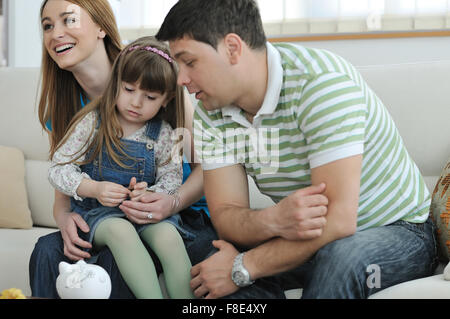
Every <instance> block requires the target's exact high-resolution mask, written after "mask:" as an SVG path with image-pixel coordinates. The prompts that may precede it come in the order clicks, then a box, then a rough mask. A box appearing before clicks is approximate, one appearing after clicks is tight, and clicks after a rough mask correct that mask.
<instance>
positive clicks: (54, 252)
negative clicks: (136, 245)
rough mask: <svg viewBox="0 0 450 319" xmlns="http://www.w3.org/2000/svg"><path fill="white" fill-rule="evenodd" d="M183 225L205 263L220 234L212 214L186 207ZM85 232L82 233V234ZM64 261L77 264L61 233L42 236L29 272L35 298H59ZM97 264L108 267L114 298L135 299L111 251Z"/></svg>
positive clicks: (193, 253) (190, 247)
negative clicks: (65, 249) (193, 236)
mask: <svg viewBox="0 0 450 319" xmlns="http://www.w3.org/2000/svg"><path fill="white" fill-rule="evenodd" d="M180 216H181V218H182V220H183V227H184V228H185V229H186V230H188V231H189V232H192V233H194V234H195V235H196V236H195V239H193V240H185V245H186V250H187V253H188V255H189V258H190V259H191V262H192V264H193V265H195V264H197V263H199V262H201V261H202V260H203V259H205V257H206V256H207V255H208V254H209V253H210V252H211V250H212V249H213V248H214V247H213V246H212V241H213V240H216V239H217V234H216V232H215V230H214V228H213V227H212V224H211V221H210V219H209V217H208V216H207V215H206V214H205V213H204V212H203V211H196V210H193V209H186V210H184V211H183V212H181V213H180ZM80 235H81V234H80ZM147 250H148V251H149V253H150V255H151V257H152V259H153V261H154V262H155V267H156V270H157V272H158V273H161V272H162V267H161V264H160V263H159V260H158V258H157V256H156V255H155V254H154V253H153V251H152V250H151V249H150V248H149V247H148V246H147ZM61 261H65V262H68V263H73V261H71V260H69V259H68V258H67V257H66V256H65V255H64V244H63V240H62V237H61V232H55V233H52V234H49V235H46V236H43V237H41V238H39V240H38V242H37V243H36V245H35V248H34V250H33V253H32V254H31V258H30V263H29V271H30V286H31V292H32V296H33V297H41V298H59V296H58V294H57V292H56V278H57V277H58V275H59V270H58V265H59V263H60V262H61ZM96 264H97V265H99V266H101V267H103V268H105V270H106V271H107V272H108V274H109V275H110V277H111V283H112V291H111V298H112V299H130V298H131V299H132V298H135V297H134V295H133V294H132V292H131V291H130V289H129V288H128V286H127V285H126V283H125V281H124V280H123V278H122V276H121V274H120V272H119V269H118V268H117V264H116V263H115V261H114V257H113V255H112V254H111V251H110V250H109V249H108V248H107V247H105V248H104V249H102V250H101V251H100V252H99V253H98V259H97V261H96Z"/></svg>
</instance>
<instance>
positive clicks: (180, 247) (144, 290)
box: [94, 218, 195, 299]
mask: <svg viewBox="0 0 450 319" xmlns="http://www.w3.org/2000/svg"><path fill="white" fill-rule="evenodd" d="M140 235H141V238H142V240H145V242H146V243H147V244H148V245H149V246H150V248H151V249H152V250H153V251H154V252H155V254H156V255H157V256H158V258H159V260H160V262H161V265H162V267H163V272H164V278H165V281H166V286H167V292H168V294H169V297H170V298H175V299H186V298H195V297H194V295H193V293H192V291H191V289H190V286H189V282H190V278H191V276H190V269H191V266H192V265H191V261H190V260H189V256H188V254H187V252H186V248H185V246H184V242H183V240H182V238H181V236H180V234H179V233H178V231H177V229H176V228H175V226H173V225H172V224H170V223H167V222H161V223H158V224H152V225H149V226H148V227H147V228H145V229H144V230H143V231H142V232H141V234H140ZM141 238H139V235H138V233H137V232H136V229H135V228H134V226H133V225H132V224H131V222H129V221H128V220H126V219H123V218H108V219H105V220H104V221H102V222H101V223H100V224H99V225H98V227H97V230H96V232H95V235H94V246H95V247H96V248H102V247H104V246H108V247H109V249H110V250H111V252H112V254H113V256H114V259H115V261H116V263H117V266H118V267H119V270H120V273H121V275H122V277H123V279H124V280H125V282H126V283H127V285H128V287H129V288H130V289H131V291H132V292H133V294H134V295H135V296H136V298H138V299H160V298H163V295H162V292H161V287H160V285H159V281H158V274H157V273H156V269H155V265H154V264H153V260H152V258H151V257H150V254H149V253H148V251H147V249H146V248H145V246H144V244H143V242H142V241H141Z"/></svg>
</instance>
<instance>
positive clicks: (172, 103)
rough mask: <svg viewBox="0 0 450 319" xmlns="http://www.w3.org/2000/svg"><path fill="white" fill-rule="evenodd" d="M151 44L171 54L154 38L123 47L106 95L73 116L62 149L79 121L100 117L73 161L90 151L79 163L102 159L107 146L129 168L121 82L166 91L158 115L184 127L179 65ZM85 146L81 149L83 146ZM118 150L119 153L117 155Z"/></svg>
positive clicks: (154, 90)
mask: <svg viewBox="0 0 450 319" xmlns="http://www.w3.org/2000/svg"><path fill="white" fill-rule="evenodd" d="M148 47H151V48H154V49H156V50H160V51H161V52H164V53H165V54H166V55H167V57H169V54H170V53H169V49H168V47H167V45H166V44H164V43H163V42H159V41H157V40H156V39H155V38H154V37H142V38H139V39H137V40H136V41H134V42H132V43H131V44H129V45H128V46H127V47H125V48H124V49H123V51H122V53H121V54H120V55H119V57H118V58H117V59H116V61H115V62H114V65H113V69H112V73H111V77H110V80H109V82H108V86H107V87H106V90H105V92H104V93H103V95H102V96H101V97H99V98H97V99H95V100H94V101H92V102H91V103H89V104H88V105H86V106H85V107H84V108H83V109H82V110H81V111H79V112H78V113H77V114H76V115H75V116H74V118H73V119H72V121H71V123H70V125H69V129H68V131H67V133H66V135H65V136H64V138H63V139H62V140H61V142H60V143H59V145H58V146H57V148H59V147H60V146H61V145H62V144H64V143H65V142H66V141H67V139H68V138H69V136H70V135H71V133H72V132H73V130H74V129H75V127H76V126H77V124H78V123H79V122H80V121H81V120H82V119H83V118H84V117H85V116H86V115H87V114H88V113H90V112H92V111H96V112H97V116H98V117H99V118H100V121H99V126H98V132H97V134H96V135H95V136H94V137H93V139H92V142H91V143H90V145H89V146H88V147H87V148H86V150H85V151H84V152H82V153H81V152H80V151H78V152H75V154H76V156H75V158H74V159H73V160H72V161H70V163H73V162H76V161H77V160H78V159H79V158H80V157H82V156H84V155H86V154H88V152H89V154H90V155H89V156H87V157H86V159H85V160H84V161H82V162H76V163H77V164H78V165H83V164H87V163H90V162H92V161H93V160H94V159H95V158H97V157H98V158H99V160H100V161H101V160H102V159H101V155H102V149H103V147H106V150H107V152H108V154H109V155H110V156H111V158H112V159H113V160H114V161H115V162H116V163H117V164H118V165H120V166H122V167H127V166H126V165H125V164H123V162H122V159H124V158H128V156H127V154H126V152H125V151H124V148H123V146H122V143H121V141H120V139H121V138H122V137H123V131H122V128H121V126H120V123H119V119H118V110H117V107H116V103H117V99H118V97H119V93H120V90H121V87H122V82H127V83H132V84H134V83H139V85H140V89H142V90H146V91H150V92H159V93H161V94H164V93H166V94H167V96H166V101H167V104H166V106H165V107H161V108H160V110H159V112H158V114H157V115H156V116H155V117H159V118H160V119H162V120H164V121H166V122H168V123H169V124H170V125H171V126H172V128H173V129H176V128H183V127H184V116H185V114H184V92H183V88H182V87H181V86H179V85H177V76H178V68H177V65H176V64H175V62H174V61H172V62H169V61H168V60H167V58H165V57H163V56H161V55H160V54H158V53H155V52H153V51H150V50H146V48H148ZM130 48H133V50H130ZM169 59H170V58H169ZM93 133H94V127H93V128H92V131H91V133H90V138H89V139H88V141H90V140H91V137H92V135H93ZM86 143H88V142H86ZM85 146H86V145H84V146H83V147H82V148H81V149H84V148H85ZM57 148H56V149H57ZM56 149H55V151H56ZM115 150H117V151H118V152H119V153H120V154H117V151H115ZM77 153H78V154H77ZM53 154H54V151H53V152H52V153H51V157H53ZM75 154H73V155H75ZM62 164H66V163H62Z"/></svg>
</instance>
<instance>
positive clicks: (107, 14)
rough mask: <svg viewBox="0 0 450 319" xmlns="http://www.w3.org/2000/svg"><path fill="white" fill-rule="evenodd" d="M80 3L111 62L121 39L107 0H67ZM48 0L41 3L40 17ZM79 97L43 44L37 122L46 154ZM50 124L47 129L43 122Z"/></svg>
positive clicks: (74, 83) (69, 74) (77, 105)
mask: <svg viewBox="0 0 450 319" xmlns="http://www.w3.org/2000/svg"><path fill="white" fill-rule="evenodd" d="M67 1H69V2H71V3H73V4H76V5H78V6H80V7H81V8H82V9H84V10H86V12H87V13H88V14H89V16H90V17H91V19H92V21H94V23H96V24H97V25H98V26H99V27H100V28H101V29H102V30H103V31H104V32H105V33H106V36H105V38H104V40H103V41H104V43H105V49H106V53H107V55H108V58H109V61H110V63H111V64H112V63H113V62H114V60H115V59H116V57H117V56H118V55H119V53H120V50H121V47H122V45H121V40H120V34H119V30H118V28H117V23H116V19H115V17H114V13H113V11H112V8H111V6H110V5H109V2H108V0H67ZM47 2H48V0H44V1H43V3H42V5H41V11H40V14H41V17H42V14H43V11H44V8H45V5H46V4H47ZM80 96H81V97H83V99H85V96H84V92H83V90H82V88H81V87H80V85H79V84H78V82H77V80H76V79H75V77H74V76H73V74H72V72H69V71H66V70H63V69H61V68H59V66H58V65H57V64H56V62H55V61H54V60H53V59H52V58H51V56H50V55H49V53H48V52H47V50H46V48H45V46H43V54H42V66H41V94H40V100H39V109H38V115H39V121H40V123H41V125H42V127H43V129H44V130H46V131H47V132H48V133H49V135H50V154H53V153H54V152H55V150H56V147H57V145H58V144H59V142H60V141H61V140H62V138H63V136H64V134H65V132H66V130H67V128H68V126H69V123H70V121H71V120H72V118H73V117H74V116H75V114H76V113H77V112H78V111H79V110H80V109H81V100H80ZM49 121H50V123H51V128H52V129H51V131H50V130H48V128H47V122H49Z"/></svg>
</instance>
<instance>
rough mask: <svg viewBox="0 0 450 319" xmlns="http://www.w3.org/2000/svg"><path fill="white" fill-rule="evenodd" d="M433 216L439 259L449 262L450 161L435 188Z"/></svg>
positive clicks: (432, 201) (432, 202)
mask: <svg viewBox="0 0 450 319" xmlns="http://www.w3.org/2000/svg"><path fill="white" fill-rule="evenodd" d="M430 212H431V216H432V218H433V220H434V222H435V224H436V227H437V235H438V236H437V237H438V246H439V257H440V258H441V260H442V261H449V257H450V225H449V221H450V159H449V161H448V163H447V165H446V166H445V167H444V170H443V171H442V174H441V176H440V177H439V180H438V182H437V184H436V187H435V188H434V191H433V195H432V199H431V207H430Z"/></svg>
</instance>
